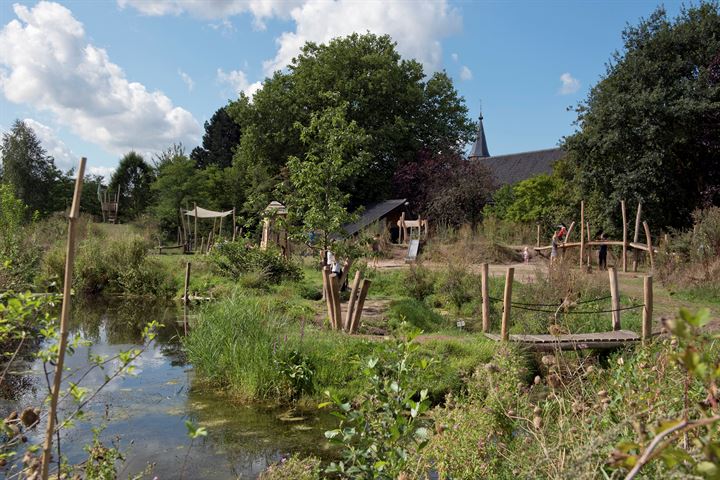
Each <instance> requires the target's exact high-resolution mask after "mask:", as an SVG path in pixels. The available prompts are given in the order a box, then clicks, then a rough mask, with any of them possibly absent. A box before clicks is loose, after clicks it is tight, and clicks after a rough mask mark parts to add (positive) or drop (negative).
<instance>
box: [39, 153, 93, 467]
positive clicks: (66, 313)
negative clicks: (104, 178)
mask: <svg viewBox="0 0 720 480" xmlns="http://www.w3.org/2000/svg"><path fill="white" fill-rule="evenodd" d="M86 162H87V159H86V158H85V157H82V158H81V159H80V166H79V167H78V171H77V178H76V179H75V193H74V194H73V201H72V207H71V208H70V218H69V221H68V239H67V251H66V254H65V276H64V278H63V297H62V310H61V313H60V344H59V345H58V357H57V363H56V364H55V376H54V377H53V389H52V394H51V395H50V410H49V412H48V424H47V430H46V431H45V443H44V445H43V455H42V465H41V470H40V473H41V477H42V479H43V480H47V478H48V474H49V472H50V455H51V453H50V451H51V450H52V441H53V435H54V434H55V419H56V417H57V404H58V398H59V397H60V384H61V381H62V376H63V370H64V368H65V351H66V350H67V343H68V323H69V321H70V301H71V299H72V277H73V265H74V262H75V237H76V235H77V221H78V219H79V218H80V197H81V195H82V187H83V177H84V176H85V163H86ZM58 474H59V472H58Z"/></svg>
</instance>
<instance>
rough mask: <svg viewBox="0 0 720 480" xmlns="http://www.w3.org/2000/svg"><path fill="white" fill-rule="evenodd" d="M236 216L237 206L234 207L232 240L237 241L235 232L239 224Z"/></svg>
mask: <svg viewBox="0 0 720 480" xmlns="http://www.w3.org/2000/svg"><path fill="white" fill-rule="evenodd" d="M236 221H237V220H236V218H235V207H233V224H232V241H233V242H234V241H235V234H236V233H237V225H236V223H235V222H236Z"/></svg>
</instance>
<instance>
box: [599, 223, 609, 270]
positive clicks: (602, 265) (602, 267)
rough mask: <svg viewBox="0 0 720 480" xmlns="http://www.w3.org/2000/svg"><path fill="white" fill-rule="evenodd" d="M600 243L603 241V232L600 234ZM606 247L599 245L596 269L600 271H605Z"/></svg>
mask: <svg viewBox="0 0 720 480" xmlns="http://www.w3.org/2000/svg"><path fill="white" fill-rule="evenodd" d="M600 241H605V232H600ZM607 252H608V247H607V245H600V252H599V253H598V268H600V270H607Z"/></svg>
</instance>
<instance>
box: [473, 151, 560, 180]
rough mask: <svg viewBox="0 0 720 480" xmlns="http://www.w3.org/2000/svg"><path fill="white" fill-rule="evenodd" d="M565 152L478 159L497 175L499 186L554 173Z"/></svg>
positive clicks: (535, 152) (523, 153)
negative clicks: (555, 165)
mask: <svg viewBox="0 0 720 480" xmlns="http://www.w3.org/2000/svg"><path fill="white" fill-rule="evenodd" d="M564 155H565V152H563V150H562V149H561V148H548V149H547V150H536V151H534V152H522V153H512V154H509V155H498V156H496V157H488V158H478V159H477V160H476V161H478V162H481V163H482V164H483V165H485V166H486V167H488V168H489V169H490V171H491V172H492V173H493V174H494V175H495V178H496V179H497V183H498V186H501V185H507V184H513V183H517V182H521V181H523V180H525V179H528V178H530V177H532V176H535V175H539V174H541V173H546V174H550V173H552V166H553V163H555V162H556V161H557V160H559V159H561V158H562V157H563V156H564Z"/></svg>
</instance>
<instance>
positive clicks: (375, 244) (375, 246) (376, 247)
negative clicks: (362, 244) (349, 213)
mask: <svg viewBox="0 0 720 480" xmlns="http://www.w3.org/2000/svg"><path fill="white" fill-rule="evenodd" d="M371 247H372V259H373V261H372V266H373V268H377V266H378V259H379V258H380V253H381V248H380V234H379V233H376V234H375V237H373V240H372V245H371Z"/></svg>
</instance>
